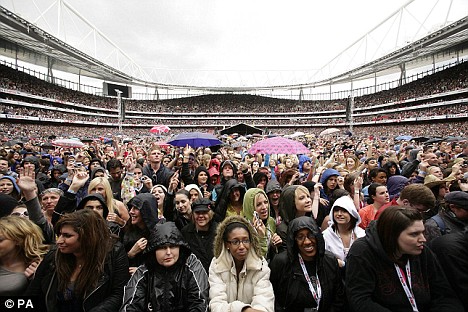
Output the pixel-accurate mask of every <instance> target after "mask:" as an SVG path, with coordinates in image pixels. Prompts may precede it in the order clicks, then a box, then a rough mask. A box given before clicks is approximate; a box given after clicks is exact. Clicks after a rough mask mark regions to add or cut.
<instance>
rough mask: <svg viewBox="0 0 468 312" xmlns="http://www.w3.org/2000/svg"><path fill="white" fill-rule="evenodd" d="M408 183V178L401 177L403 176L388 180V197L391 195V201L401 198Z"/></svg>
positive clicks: (395, 176) (392, 177)
mask: <svg viewBox="0 0 468 312" xmlns="http://www.w3.org/2000/svg"><path fill="white" fill-rule="evenodd" d="M408 181H409V179H408V178H406V177H404V176H401V175H394V176H391V177H390V178H388V180H387V190H388V195H390V200H393V199H394V198H397V197H400V193H401V191H402V190H403V189H404V188H405V186H406V184H407V183H408Z"/></svg>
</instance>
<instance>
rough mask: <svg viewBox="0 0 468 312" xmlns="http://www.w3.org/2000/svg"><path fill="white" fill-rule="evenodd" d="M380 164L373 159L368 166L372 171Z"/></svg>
mask: <svg viewBox="0 0 468 312" xmlns="http://www.w3.org/2000/svg"><path fill="white" fill-rule="evenodd" d="M378 165H379V164H378V163H377V160H375V159H371V160H369V163H368V164H367V168H368V169H369V171H371V170H372V169H374V168H377V166H378Z"/></svg>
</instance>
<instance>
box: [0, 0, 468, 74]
mask: <svg viewBox="0 0 468 312" xmlns="http://www.w3.org/2000/svg"><path fill="white" fill-rule="evenodd" d="M55 2H56V1H53V0H0V4H1V5H2V6H5V7H6V8H8V9H11V10H12V11H14V12H17V13H19V14H20V15H21V16H22V17H23V18H25V19H27V20H30V21H31V20H32V21H34V20H37V23H38V25H39V26H40V27H43V28H45V30H46V31H49V32H51V33H52V34H55V35H56V33H57V29H58V25H57V17H56V16H57V6H56V5H55V6H54V5H53V3H55ZM67 2H68V3H70V5H71V6H72V7H74V8H75V9H76V10H77V11H78V12H79V13H80V14H81V15H82V16H83V17H84V18H85V19H87V20H88V21H90V23H92V24H93V25H95V26H96V28H97V29H99V30H100V31H102V32H103V33H104V34H105V35H106V36H107V37H108V38H110V39H111V40H112V41H113V42H114V43H115V44H116V45H117V46H119V47H120V48H121V49H122V50H123V51H125V53H126V54H127V55H128V56H129V57H130V58H131V59H133V60H134V61H135V62H136V63H137V64H138V65H140V66H141V67H143V68H145V69H146V70H147V71H149V70H150V69H153V70H183V71H185V72H186V73H188V72H190V71H192V70H196V71H200V70H202V71H205V70H206V71H250V70H253V71H272V72H275V71H280V70H287V71H315V70H317V69H319V68H320V67H322V66H323V65H324V64H326V63H327V62H328V61H330V60H331V59H332V58H333V57H334V56H336V55H337V54H338V53H339V52H340V51H342V50H343V49H345V48H346V47H348V46H349V45H350V44H351V43H353V42H354V41H355V40H356V39H357V38H359V37H361V36H362V35H364V34H365V33H366V32H368V31H369V30H371V29H372V28H373V27H374V26H375V25H377V24H378V23H380V22H381V21H382V20H384V19H385V18H386V17H388V16H389V15H390V14H391V13H393V12H394V11H396V10H397V9H399V8H400V7H401V6H402V5H403V4H405V3H407V2H408V1H407V0H391V1H388V0H353V1H350V0H326V1H324V0H315V1H314V0H304V1H303V0H289V1H284V0H283V1H277V0H265V1H263V0H258V1H257V0H248V1H247V0H236V1H224V0H202V1H194V0H166V1H163V0H138V1H129V0H125V1H124V0H79V1H71V0H67ZM417 2H419V3H423V5H424V4H427V5H426V8H425V9H426V10H430V9H431V8H432V4H433V3H435V2H437V1H435V0H417V1H415V3H417ZM439 2H442V3H446V4H448V3H449V1H448V0H440V1H439ZM455 2H461V3H463V2H467V3H468V1H466V0H455ZM467 6H468V5H467V4H466V3H465V7H467ZM48 7H50V10H49V11H48V12H47V13H46V14H45V15H44V18H40V17H39V16H40V13H42V12H44V11H45V9H46V8H48ZM437 10H439V8H437V9H436V12H437ZM420 11H424V8H422V9H421V10H420ZM440 11H441V12H443V10H440ZM62 13H63V14H64V15H63V17H64V20H65V21H66V24H67V26H64V25H62V26H61V29H62V33H61V34H59V38H61V39H62V40H63V39H65V40H66V41H67V42H74V45H76V44H77V42H81V46H80V49H81V50H86V49H89V48H90V47H91V46H92V45H91V43H92V39H93V37H92V36H88V38H87V39H85V40H84V41H82V38H83V37H84V36H85V35H86V34H87V31H88V30H87V29H85V27H83V25H82V24H80V22H79V21H77V19H76V18H75V17H73V16H71V15H69V12H67V10H64V11H62ZM465 15H466V11H465ZM73 25H74V26H73ZM404 31H405V30H404V29H402V32H401V33H400V36H401V37H404V36H405V32H404ZM409 39H410V38H409ZM97 50H98V54H99V52H101V54H100V55H99V58H102V54H105V55H104V57H105V58H108V60H109V61H108V62H112V57H110V58H109V53H108V52H104V50H105V48H104V47H103V48H102V51H101V49H100V48H99V47H98V48H97ZM89 51H91V50H89ZM88 53H89V54H91V53H92V51H91V52H88ZM234 79H236V78H234Z"/></svg>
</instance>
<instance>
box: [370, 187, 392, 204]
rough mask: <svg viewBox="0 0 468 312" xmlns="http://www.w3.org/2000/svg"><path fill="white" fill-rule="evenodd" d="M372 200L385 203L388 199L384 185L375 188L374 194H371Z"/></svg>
mask: <svg viewBox="0 0 468 312" xmlns="http://www.w3.org/2000/svg"><path fill="white" fill-rule="evenodd" d="M372 198H373V199H374V201H375V202H376V203H379V204H386V203H388V202H389V201H390V197H389V195H388V191H387V187H386V186H378V187H377V188H376V189H375V196H372Z"/></svg>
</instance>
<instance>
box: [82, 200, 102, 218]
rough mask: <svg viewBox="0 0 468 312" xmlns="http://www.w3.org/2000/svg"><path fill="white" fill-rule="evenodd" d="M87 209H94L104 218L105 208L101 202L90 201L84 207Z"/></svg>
mask: <svg viewBox="0 0 468 312" xmlns="http://www.w3.org/2000/svg"><path fill="white" fill-rule="evenodd" d="M84 207H85V208H86V209H92V210H94V211H96V212H97V213H98V214H99V215H100V216H101V217H104V215H103V207H102V204H101V202H100V201H99V200H88V201H87V202H86V204H85V206H84Z"/></svg>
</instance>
